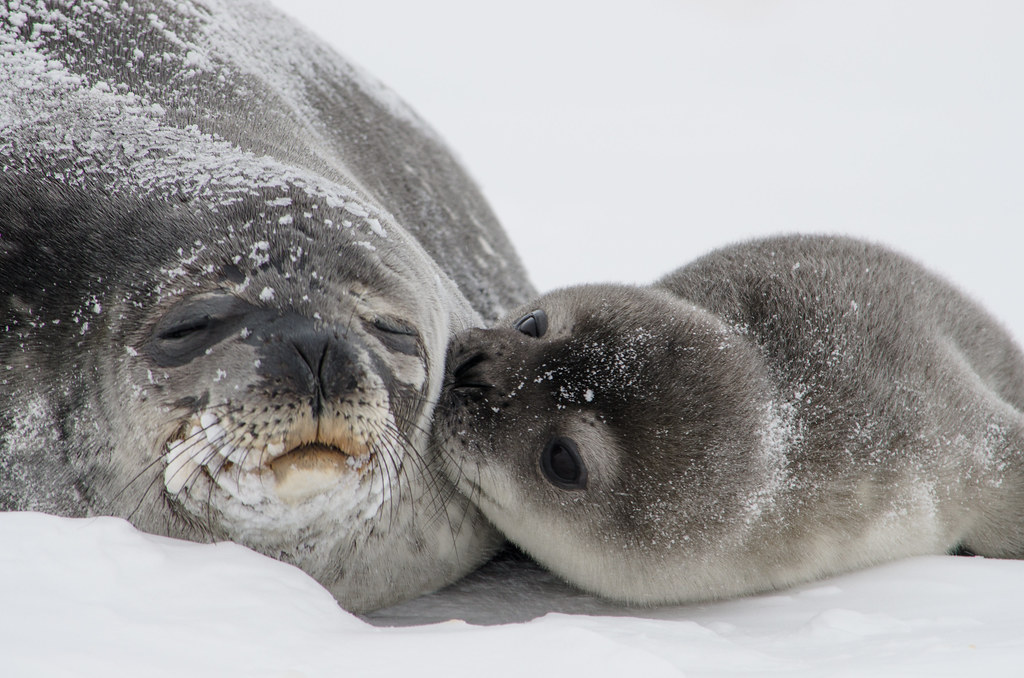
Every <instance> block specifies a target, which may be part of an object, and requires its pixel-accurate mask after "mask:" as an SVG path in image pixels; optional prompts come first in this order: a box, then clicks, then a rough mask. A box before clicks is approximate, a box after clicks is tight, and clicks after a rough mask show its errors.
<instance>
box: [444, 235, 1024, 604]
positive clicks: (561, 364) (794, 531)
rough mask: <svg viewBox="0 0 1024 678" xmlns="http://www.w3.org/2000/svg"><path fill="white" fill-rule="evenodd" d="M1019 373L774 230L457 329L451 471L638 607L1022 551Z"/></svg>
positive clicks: (892, 287)
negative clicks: (883, 566)
mask: <svg viewBox="0 0 1024 678" xmlns="http://www.w3.org/2000/svg"><path fill="white" fill-rule="evenodd" d="M1022 413H1024V358H1022V355H1021V352H1020V350H1019V349H1018V348H1017V347H1016V346H1015V345H1014V343H1013V341H1012V340H1011V338H1010V337H1009V336H1008V335H1007V334H1006V333H1005V332H1004V331H1003V330H1002V329H1001V328H1000V327H999V326H998V324H997V323H996V322H995V321H993V320H992V319H991V318H990V317H989V316H988V315H987V314H986V313H985V312H984V311H983V310H982V309H980V308H979V307H978V306H976V305H975V304H973V303H972V302H971V301H970V300H968V299H966V298H964V296H963V295H961V294H960V293H958V292H957V291H956V290H954V289H952V288H951V287H950V286H949V285H948V284H946V283H945V282H943V281H942V280H940V279H939V278H938V277H936V276H934V275H932V274H930V273H928V272H927V271H925V270H923V269H922V268H921V267H919V266H918V265H916V264H914V263H913V262H911V261H909V260H907V259H905V258H904V257H901V256H899V255H896V254H894V253H892V252H889V251H888V250H885V249H883V248H880V247H876V246H873V245H869V244H866V243H861V242H857V241H851V240H844V239H829V238H810V237H807V238H780V239H773V240H767V241H759V242H754V243H749V244H745V245H741V246H736V247H731V248H727V249H724V250H721V251H718V252H715V253H713V254H711V255H708V256H707V257H705V258H703V259H701V260H698V261H697V262H695V263H694V264H691V265H689V266H687V267H684V268H682V269H680V270H679V271H677V272H675V273H673V274H671V275H669V276H668V277H666V278H664V279H663V280H662V281H660V282H658V283H657V284H655V285H652V286H649V287H629V286H614V285H592V286H585V287H578V288H570V289H566V290H561V291H557V292H553V293H551V294H548V295H545V296H543V297H540V298H539V299H537V300H535V301H532V302H530V303H529V304H527V305H524V306H522V307H520V308H519V309H517V310H515V311H513V312H512V313H511V314H510V315H509V316H507V317H506V318H504V319H502V320H501V321H499V322H498V323H497V326H496V327H495V328H494V329H490V330H481V329H469V330H466V331H464V332H462V333H460V334H458V335H457V336H456V338H455V339H454V340H453V342H452V345H451V348H450V355H449V374H448V377H447V382H446V388H445V394H444V395H443V397H442V407H441V409H440V412H439V414H438V416H437V421H436V423H435V427H436V433H437V436H438V438H439V439H441V440H443V441H444V448H445V459H446V462H447V464H446V468H447V472H448V474H449V475H450V477H451V478H452V480H453V481H454V482H456V483H458V484H459V486H460V487H461V488H462V489H463V491H464V492H465V493H466V494H468V495H469V496H470V497H471V499H472V500H473V501H474V502H476V503H477V504H478V505H479V506H480V507H481V508H482V510H483V511H484V513H485V514H486V515H487V516H488V518H490V519H491V520H492V521H493V522H494V524H495V525H496V526H497V527H498V528H499V529H500V530H502V531H503V532H504V533H505V534H506V535H507V536H508V537H509V538H510V539H511V540H512V541H514V542H516V543H517V544H519V545H520V546H521V547H522V548H523V549H524V550H526V551H527V552H529V553H530V554H531V555H533V556H534V557H535V558H536V559H537V560H538V561H540V562H541V563H542V564H544V565H546V566H547V567H549V568H550V569H552V570H553V571H554V572H556V573H558V574H560V575H562V576H563V577H564V578H565V579H567V580H568V581H570V582H572V583H574V584H576V585H578V586H580V587H583V588H585V589H588V590H590V591H593V592H596V593H599V594H602V595H604V596H607V597H611V598H615V599H618V600H622V601H627V602H631V603H642V604H654V603H674V602H687V601H696V600H706V599H712V598H721V597H727V596H735V595H740V594H744V593H750V592H755V591H763V590H769V589H773V588H778V587H783V586H788V585H791V584H794V583H798V582H803V581H808V580H811V579H815V578H819V577H823V576H827V575H829V574H834V573H837V572H842V571H846V570H850V569H854V568H857V567H862V566H865V565H869V564H872V563H878V562H882V561H886V560H891V559H893V558H898V557H903V556H909V555H918V554H927V553H945V552H948V551H955V550H959V549H966V550H968V551H971V552H974V553H979V554H984V555H989V556H993V557H1008V556H1009V557H1020V556H1022V555H1024V414H1022Z"/></svg>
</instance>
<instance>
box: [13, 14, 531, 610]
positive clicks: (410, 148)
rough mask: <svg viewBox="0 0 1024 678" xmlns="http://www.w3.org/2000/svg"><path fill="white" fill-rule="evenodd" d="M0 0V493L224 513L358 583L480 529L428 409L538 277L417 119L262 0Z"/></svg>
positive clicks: (445, 561) (29, 499) (356, 594)
mask: <svg viewBox="0 0 1024 678" xmlns="http://www.w3.org/2000/svg"><path fill="white" fill-rule="evenodd" d="M11 16H12V18H11V19H9V20H8V19H5V18H4V15H3V12H2V11H0V46H2V48H0V129H2V130H3V133H2V134H0V166H2V167H3V171H2V173H0V328H3V333H2V334H0V368H2V369H0V469H2V473H0V509H3V510H37V511H48V512H52V513H58V514H63V515H115V516H122V517H124V518H127V519H128V520H130V521H131V522H132V523H133V524H135V525H136V526H137V527H139V528H141V529H143V530H147V531H150V532H154V533H158V534H165V535H170V536H173V537H181V538H186V539H194V540H200V541H211V540H234V541H237V542H239V543H242V544H244V545H246V546H249V547H251V548H253V549H255V550H257V551H260V552H262V553H265V554H268V555H271V556H273V557H275V558H280V559H282V560H285V561H288V562H291V563H294V564H296V565H298V566H299V567H301V568H302V569H304V570H305V571H306V572H308V573H309V574H311V575H312V576H313V577H315V578H316V579H317V580H319V581H320V582H321V583H322V584H323V585H324V586H326V587H327V588H328V589H330V591H331V592H332V593H333V594H334V595H335V596H336V597H337V599H338V600H339V601H340V602H341V604H342V605H343V606H345V607H346V608H348V609H350V610H354V611H361V610H370V609H374V608H378V607H382V606H385V605H388V604H390V603H395V602H398V601H400V600H402V599H405V598H408V597H410V596H415V595H417V594H420V593H424V592H427V591H430V590H433V589H436V588H438V587H440V586H442V585H444V584H446V583H448V582H451V581H453V580H455V579H456V578H458V577H460V576H461V575H463V574H465V573H466V572H467V571H469V570H471V569H473V568H474V567H476V566H477V565H478V564H479V563H480V562H481V561H482V560H484V559H486V558H487V557H488V556H489V554H490V553H491V552H492V551H493V550H494V549H495V548H496V547H497V545H498V544H499V543H500V541H501V538H500V537H499V535H498V534H497V533H496V531H495V530H494V529H493V527H491V526H490V525H489V524H488V523H487V521H486V520H484V519H483V517H482V516H481V515H480V513H479V511H478V509H477V508H476V507H474V506H473V505H472V504H470V503H469V502H468V501H467V500H466V499H465V498H464V497H462V496H461V495H459V494H458V493H457V492H455V491H454V490H453V488H452V487H451V485H450V484H449V483H448V482H447V481H446V479H445V478H444V476H443V474H441V473H439V470H438V469H437V468H435V465H436V463H437V462H436V459H435V456H434V454H433V449H434V448H433V447H432V445H431V443H430V440H429V436H430V428H431V422H432V418H433V413H434V408H435V406H436V403H437V401H438V398H439V395H440V392H441V388H442V384H443V381H444V374H445V371H444V357H445V351H446V347H447V343H448V339H449V337H450V336H451V335H452V334H453V333H454V332H456V331H459V330H462V329H465V328H466V327H471V326H480V325H483V324H485V323H486V322H489V321H492V320H493V319H495V318H497V317H498V316H500V315H501V314H503V313H504V312H505V311H506V310H507V309H508V308H510V307H512V306H515V305H517V304H519V303H521V302H522V301H524V300H525V299H526V298H528V297H529V296H530V295H531V294H532V289H531V287H530V285H529V283H528V282H527V280H526V276H525V274H524V272H523V269H522V267H521V265H520V263H519V261H518V260H517V258H516V256H515V254H514V253H513V251H512V248H511V246H510V244H509V242H508V239H507V238H506V236H505V234H504V232H503V231H502V230H501V228H500V226H499V224H498V223H497V221H496V220H495V218H494V216H493V214H492V213H491V211H490V209H489V208H488V206H487V205H486V203H485V202H484V200H483V198H482V197H481V195H480V193H479V192H478V190H477V189H476V187H475V185H474V184H473V182H472V181H471V180H470V179H469V178H468V177H467V176H466V175H465V173H464V172H463V170H462V169H461V168H460V167H459V165H458V164H457V163H456V162H455V161H454V160H453V158H452V157H451V155H450V154H449V153H448V151H447V150H446V148H445V146H444V144H443V143H442V142H441V141H440V140H439V139H438V137H437V135H436V134H435V133H434V132H433V131H432V130H431V129H430V128H429V127H427V126H426V125H425V124H424V123H423V121H422V120H421V119H420V118H419V117H418V116H417V115H416V114H414V113H413V112H412V111H410V110H409V109H408V108H407V107H406V106H405V105H404V104H403V103H402V102H401V101H400V100H399V99H398V98H397V97H395V96H393V95H392V94H391V93H390V92H387V90H386V89H385V88H383V86H382V85H380V83H378V82H376V81H375V80H373V79H372V78H370V77H369V76H366V75H365V74H363V73H362V72H361V71H358V70H356V69H354V68H352V67H351V66H350V65H349V64H348V63H346V62H345V61H343V60H342V59H341V58H339V57H338V55H336V54H334V53H333V52H332V51H330V50H329V49H328V48H327V47H325V46H324V45H323V44H322V43H320V42H319V41H318V40H316V39H315V38H313V37H312V36H310V35H308V34H307V33H305V32H304V31H303V30H301V29H300V28H298V27H296V26H295V25H293V24H292V23H290V22H289V21H288V20H287V19H286V18H285V17H283V16H281V15H280V14H279V13H277V12H276V11H275V10H273V9H272V8H270V7H268V6H266V5H262V4H259V3H258V2H257V3H245V4H244V6H239V5H237V4H234V3H229V2H225V1H222V0H203V1H202V2H194V1H192V0H183V1H180V2H179V1H174V2H169V1H166V0H138V1H137V2H132V3H131V8H130V9H126V8H125V6H123V5H119V4H116V3H114V4H111V3H109V2H101V1H100V0H84V1H83V2H78V3H74V6H73V7H71V6H69V5H68V3H66V2H57V1H56V0H54V1H52V2H51V1H49V0H41V1H40V2H32V3H22V5H21V7H20V8H19V10H18V12H16V13H14V14H12V15H11ZM15 18H16V19H17V20H16V21H15Z"/></svg>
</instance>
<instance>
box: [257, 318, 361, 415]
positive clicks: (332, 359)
mask: <svg viewBox="0 0 1024 678" xmlns="http://www.w3.org/2000/svg"><path fill="white" fill-rule="evenodd" d="M268 338H269V341H267V342H266V344H265V349H264V350H265V355H264V358H262V359H261V360H260V365H261V368H260V369H261V372H262V374H263V376H264V380H265V384H266V386H267V388H268V390H270V391H271V393H278V394H281V393H285V392H291V393H292V394H294V395H295V396H298V397H300V398H311V405H312V407H313V413H314V415H319V414H320V411H321V410H322V408H323V407H324V405H325V404H326V403H329V402H332V401H337V400H339V399H342V398H344V397H345V396H346V395H347V394H350V393H351V392H352V391H354V390H355V389H357V388H358V383H359V379H358V375H357V374H356V372H357V371H358V369H359V364H360V361H359V354H360V351H361V345H360V344H359V342H358V340H357V339H356V338H355V336H354V335H349V334H343V333H340V332H338V331H336V330H335V329H333V328H328V329H323V328H320V327H318V326H316V325H315V324H314V323H313V322H312V321H310V320H308V319H305V318H298V317H292V316H288V317H282V318H280V319H276V320H275V321H274V323H273V328H272V330H271V333H270V336H269V337H268Z"/></svg>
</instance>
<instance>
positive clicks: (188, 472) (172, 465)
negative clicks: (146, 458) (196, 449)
mask: <svg viewBox="0 0 1024 678" xmlns="http://www.w3.org/2000/svg"><path fill="white" fill-rule="evenodd" d="M179 446H180V445H177V446H173V447H172V450H171V452H169V453H168V454H167V466H166V467H165V468H164V487H166V488H167V491H168V492H170V493H171V494H175V495H176V494H178V493H179V492H181V488H183V487H184V486H185V483H187V482H188V479H189V478H191V477H192V474H193V473H195V472H196V471H197V470H198V469H199V466H198V465H197V464H196V463H195V462H194V461H193V460H192V457H190V456H189V455H187V454H185V453H184V452H176V451H175V450H176V449H177V447H179Z"/></svg>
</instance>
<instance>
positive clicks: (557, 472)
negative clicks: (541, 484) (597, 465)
mask: <svg viewBox="0 0 1024 678" xmlns="http://www.w3.org/2000/svg"><path fill="white" fill-rule="evenodd" d="M540 468H541V470H542V471H543V472H544V475H545V476H547V479H548V480H549V481H551V484H552V485H554V486H555V487H559V488H561V489H563V490H582V489H584V488H586V486H587V467H586V465H585V464H584V463H583V458H582V457H580V453H579V450H578V449H577V447H576V443H575V441H573V440H572V438H564V437H562V436H557V437H555V438H552V439H551V440H549V441H548V444H547V446H546V447H545V448H544V452H543V453H541V455H540Z"/></svg>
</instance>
